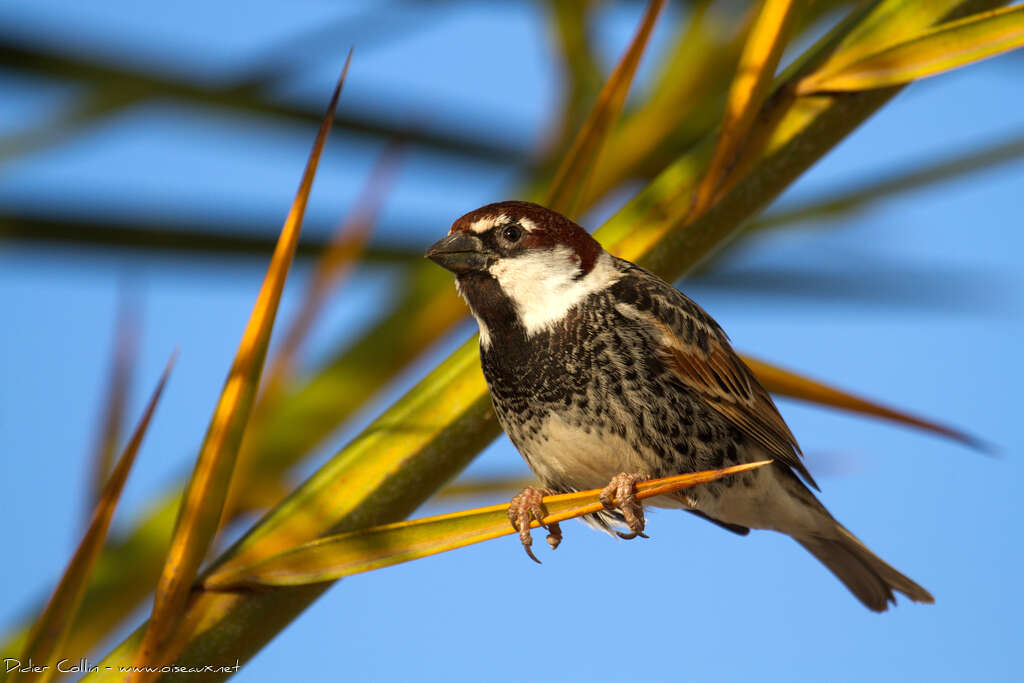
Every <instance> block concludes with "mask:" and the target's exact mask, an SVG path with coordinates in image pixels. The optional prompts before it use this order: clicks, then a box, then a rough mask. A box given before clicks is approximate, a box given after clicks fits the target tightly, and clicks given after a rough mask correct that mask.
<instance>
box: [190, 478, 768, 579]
mask: <svg viewBox="0 0 1024 683" xmlns="http://www.w3.org/2000/svg"><path fill="white" fill-rule="evenodd" d="M771 462H772V461H771V460H762V461H760V462H754V463H747V464H743V465H735V466H733V467H726V468H724V469H719V470H709V471H705V472H695V473H692V474H680V475H676V476H673V477H665V478H663V479H651V480H649V481H643V482H638V483H637V484H636V497H637V498H639V499H641V500H643V499H646V498H651V497H654V496H661V495H666V494H669V493H674V492H676V491H681V490H683V489H685V488H689V487H691V486H696V485H697V484H703V483H705V482H709V481H714V480H716V479H719V478H721V477H724V476H728V475H731V474H736V473H739V472H745V471H747V470H752V469H754V468H757V467H762V466H764V465H767V464H769V463H771ZM600 495H601V489H593V490H591V491H580V492H578V493H567V494H561V495H554V496H545V497H544V501H543V502H544V507H545V509H546V511H547V513H548V514H547V516H545V517H544V519H543V520H542V521H541V522H537V521H533V522H531V523H530V528H532V529H536V528H538V527H540V526H542V525H547V524H551V523H553V522H564V521H566V520H568V519H572V518H574V517H581V516H583V515H588V514H592V513H594V512H599V511H600V510H602V509H604V506H603V505H602V504H601V501H600V500H599V496H600ZM508 508H509V505H508V503H505V504H502V505H491V506H489V507H485V508H476V509H474V510H466V511H464V512H455V513H451V514H447V515H439V516H436V517H425V518H423V519H417V520H413V521H411V522H398V523H396V524H387V525H384V526H379V527H374V528H372V529H365V530H362V531H355V532H352V533H347V534H338V535H336V536H329V537H327V538H321V539H318V540H316V541H312V542H310V543H305V544H303V545H301V546H299V547H297V548H292V549H290V550H286V551H285V552H283V553H279V554H277V555H274V556H272V557H268V558H266V559H263V560H260V561H259V562H256V563H255V564H253V565H249V566H240V567H235V566H233V565H227V566H225V567H222V568H221V569H219V570H218V571H216V572H214V573H213V574H211V575H210V576H208V577H207V578H206V580H205V581H203V588H204V589H206V590H212V591H223V590H237V589H239V588H252V587H257V586H297V585H303V584H309V583H321V582H324V581H335V580H337V579H340V578H342V577H345V576H351V575H353V574H360V573H362V572H368V571H373V570H375V569H382V568H384V567H390V566H392V565H396V564H401V563H402V562H409V561H411V560H417V559H420V558H424V557H429V556H431V555H437V554H438V553H443V552H446V551H448V550H454V549H455V548H463V547H465V546H467V545H472V544H474V543H481V542H483V541H489V540H491V539H494V538H499V537H501V536H508V535H510V534H514V533H517V532H516V530H515V529H513V528H512V525H511V524H510V523H509V520H508Z"/></svg>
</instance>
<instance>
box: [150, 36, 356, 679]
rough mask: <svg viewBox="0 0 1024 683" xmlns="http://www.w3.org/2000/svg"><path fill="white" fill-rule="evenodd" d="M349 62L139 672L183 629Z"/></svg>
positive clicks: (212, 446)
mask: <svg viewBox="0 0 1024 683" xmlns="http://www.w3.org/2000/svg"><path fill="white" fill-rule="evenodd" d="M351 59H352V53H351V52H349V57H348V59H347V60H346V61H345V68H344V69H343V70H342V73H341V77H340V78H339V79H338V83H337V85H336V86H335V89H334V94H333V95H332V97H331V102H330V105H329V106H328V108H327V113H326V115H325V116H324V120H323V123H321V125H320V130H319V132H318V133H317V137H316V141H315V142H314V144H313V151H312V152H311V153H310V157H309V161H308V162H307V163H306V169H305V172H304V173H303V176H302V182H301V183H300V185H299V190H298V192H297V193H296V196H295V201H294V202H293V204H292V207H291V210H290V211H289V213H288V218H287V220H286V221H285V224H284V227H283V228H282V230H281V237H280V239H279V241H278V245H277V249H276V250H275V251H274V256H273V258H272V259H271V262H270V266H269V267H268V269H267V275H266V278H265V279H264V281H263V286H262V287H261V288H260V292H259V295H258V297H257V299H256V304H255V306H254V307H253V311H252V315H251V316H250V318H249V322H248V324H247V325H246V329H245V333H244V334H243V335H242V341H241V342H240V344H239V346H238V351H237V352H236V354H235V360H234V363H233V364H232V367H231V370H230V372H229V373H228V378H227V381H226V382H225V383H224V389H223V391H222V393H221V396H220V399H219V401H218V403H217V407H216V408H215V409H214V413H213V417H212V418H211V419H210V426H209V428H208V430H207V433H206V438H205V439H204V440H203V444H202V446H201V447H200V450H199V456H198V458H197V459H196V465H195V469H194V470H193V472H192V478H191V480H190V481H189V483H188V486H187V487H186V489H185V495H184V498H183V499H182V503H181V508H180V511H179V513H178V521H177V523H176V524H175V528H174V536H173V538H172V540H171V547H170V550H169V551H168V554H167V561H166V562H165V563H164V570H163V573H162V574H161V576H160V580H159V582H158V583H157V589H156V597H155V598H154V601H153V613H152V616H151V617H150V621H149V626H148V627H147V629H146V633H145V636H144V637H143V640H142V645H141V646H140V647H139V651H138V653H137V654H136V657H135V663H136V664H137V665H140V666H141V665H150V666H159V665H160V664H161V663H162V662H163V661H164V657H165V656H166V652H167V650H168V646H169V641H170V640H171V638H173V637H174V634H175V632H176V630H177V628H178V625H179V623H180V622H181V619H182V616H183V613H184V610H185V603H186V600H187V598H188V594H189V590H190V589H191V586H192V582H193V581H194V579H195V577H196V573H197V572H198V570H199V566H200V564H201V563H202V561H203V559H204V558H205V557H206V554H207V552H208V551H209V548H210V545H211V544H212V542H213V539H214V536H215V535H216V533H217V529H218V526H219V524H220V520H221V514H222V511H223V506H224V502H225V499H226V497H227V494H228V486H229V484H230V481H231V474H232V471H233V469H234V465H235V459H236V457H237V455H238V447H239V444H240V442H241V440H242V434H243V432H244V430H245V425H246V422H247V421H248V419H249V414H250V412H251V411H252V406H253V403H254V401H255V397H256V391H257V388H258V386H259V381H260V375H261V372H262V370H263V362H264V359H265V358H266V353H267V345H268V344H269V342H270V335H271V332H272V331H273V327H274V317H275V316H276V314H277V307H278V304H279V303H280V301H281V292H282V290H283V289H284V283H285V279H286V278H287V276H288V269H289V267H290V265H291V262H292V257H293V255H294V253H295V246H296V244H297V243H298V240H299V234H300V231H301V228H302V219H303V216H304V215H305V210H306V203H307V201H308V198H309V192H310V190H311V189H312V187H313V179H314V177H315V176H316V169H317V164H318V162H319V160H320V153H321V152H322V151H323V147H324V143H325V142H326V140H327V134H328V132H329V131H330V128H331V121H332V119H333V117H334V110H335V108H336V107H337V104H338V97H339V95H340V94H341V87H342V84H343V83H344V81H345V75H346V74H347V73H348V66H349V63H350V61H351ZM152 677H153V674H152V673H144V672H142V671H139V672H136V673H135V674H133V676H132V680H134V681H140V680H148V679H150V678H152Z"/></svg>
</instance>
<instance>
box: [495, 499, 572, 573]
mask: <svg viewBox="0 0 1024 683" xmlns="http://www.w3.org/2000/svg"><path fill="white" fill-rule="evenodd" d="M553 493H554V491H549V490H547V489H537V488H534V487H532V486H528V487H526V488H525V489H523V490H522V491H520V492H519V494H518V495H516V496H515V497H514V498H513V499H512V501H511V502H510V503H509V506H508V520H509V522H511V523H512V528H513V529H515V530H516V531H518V532H519V541H520V542H521V543H522V544H523V550H525V551H526V554H527V555H528V556H529V558H530V559H531V560H533V561H534V562H536V563H537V564H540V563H541V561H540V560H538V559H537V556H536V555H534V554H533V549H532V548H531V547H530V546H532V545H533V536H531V535H530V524H531V523H532V522H534V521H537V522H538V523H540V525H541V526H542V527H544V528H545V529H547V531H548V536H547V541H548V545H549V546H551V549H552V550H554V549H555V548H557V547H558V544H559V543H561V542H562V528H561V527H560V526H558V522H551V523H549V524H544V523H543V520H544V517H545V516H546V512H545V510H544V503H543V500H542V499H543V498H544V496H546V495H548V496H549V495H552V494H553Z"/></svg>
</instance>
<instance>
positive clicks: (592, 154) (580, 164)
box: [544, 0, 665, 216]
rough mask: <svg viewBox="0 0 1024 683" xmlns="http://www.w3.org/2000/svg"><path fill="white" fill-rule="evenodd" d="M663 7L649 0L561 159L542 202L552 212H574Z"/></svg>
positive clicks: (661, 2) (659, 0) (662, 2)
mask: <svg viewBox="0 0 1024 683" xmlns="http://www.w3.org/2000/svg"><path fill="white" fill-rule="evenodd" d="M664 6H665V0H651V2H650V3H649V4H648V5H647V11H646V12H645V13H644V16H643V19H642V20H641V21H640V26H639V28H638V29H637V32H636V35H635V36H634V37H633V40H632V41H631V42H630V44H629V47H628V48H626V52H625V53H624V54H623V55H622V58H621V59H620V60H619V63H618V64H617V65H616V66H615V69H614V70H613V71H612V73H611V75H610V76H609V77H608V81H607V82H606V83H605V85H604V87H603V88H602V89H601V94H600V95H598V98H597V102H596V103H595V104H594V108H593V109H592V110H591V112H590V115H589V116H588V117H587V120H586V121H585V122H584V123H583V126H582V127H581V128H580V132H579V133H578V134H577V135H576V138H575V139H574V140H573V143H572V146H571V147H570V148H569V152H568V153H567V154H566V155H565V158H564V159H563V160H562V164H561V166H559V168H558V172H557V173H555V177H554V180H552V181H551V187H550V188H549V190H548V195H547V198H546V199H545V201H544V204H545V205H546V206H547V207H548V208H550V209H552V210H553V211H557V212H559V213H564V214H567V215H570V216H571V215H572V214H573V209H574V208H575V205H576V202H577V199H578V197H579V196H580V194H581V192H582V190H583V187H584V185H585V184H586V180H587V177H588V176H589V173H590V171H591V169H593V167H594V166H595V165H596V162H597V158H598V156H599V155H600V153H601V148H602V147H603V145H604V143H605V141H606V140H607V139H608V135H609V133H610V132H611V129H612V127H613V126H614V125H615V122H616V121H617V120H618V118H619V114H620V113H621V112H622V107H623V105H624V104H625V103H626V95H627V94H629V87H630V85H631V84H632V82H633V76H634V75H635V74H636V69H637V66H639V64H640V59H641V57H643V54H644V50H645V48H646V47H647V42H648V39H649V38H650V36H651V32H652V31H653V30H654V24H655V22H656V21H657V20H658V15H659V14H660V13H661V9H662V8H663V7H664Z"/></svg>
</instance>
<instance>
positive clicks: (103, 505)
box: [5, 355, 174, 683]
mask: <svg viewBox="0 0 1024 683" xmlns="http://www.w3.org/2000/svg"><path fill="white" fill-rule="evenodd" d="M173 365H174V356H173V355H172V356H171V359H170V360H169V361H168V362H167V367H165V368H164V372H163V375H161V377H160V381H159V382H157V385H156V389H154V390H153V395H152V396H151V397H150V399H149V404H148V405H147V406H146V410H145V411H144V412H143V414H142V418H141V419H140V420H139V424H138V425H137V426H136V427H135V432H134V433H133V434H132V437H131V439H130V440H129V441H128V444H127V445H126V446H125V449H124V452H123V453H122V454H121V457H120V458H119V459H118V462H117V466H116V467H115V468H114V470H113V471H112V472H111V473H110V476H109V477H108V478H107V483H106V485H105V486H104V487H103V491H102V492H101V495H100V497H99V499H98V500H97V502H96V508H95V509H94V510H93V513H92V519H91V520H90V522H89V527H88V529H87V530H86V532H85V536H84V537H83V538H82V541H81V543H79V544H78V549H77V550H75V554H74V555H73V556H72V557H71V561H70V562H69V563H68V567H67V569H66V570H64V576H62V577H61V579H60V582H59V583H58V584H57V588H56V589H55V590H54V592H53V595H52V596H51V597H50V601H49V602H48V603H47V604H46V608H45V609H44V610H43V613H42V614H41V615H39V620H38V621H37V622H36V625H35V627H34V628H33V629H32V632H31V634H30V635H29V637H28V642H27V644H26V645H25V649H24V651H23V653H22V655H21V657H20V661H21V662H29V661H33V660H34V661H35V662H37V663H38V662H47V663H48V662H53V661H56V659H57V657H55V656H54V655H56V654H58V653H62V652H64V646H65V643H66V642H67V638H68V634H69V632H70V630H71V626H72V624H73V623H74V619H75V615H76V613H77V612H78V609H79V607H80V606H81V603H82V596H83V594H84V591H85V587H86V583H87V581H88V580H89V575H90V574H91V573H92V568H93V566H94V565H95V563H96V559H97V558H98V557H99V555H100V551H101V550H102V549H103V542H104V540H105V539H106V537H107V529H108V528H109V526H110V520H111V518H113V516H114V510H115V509H116V508H117V502H118V501H119V500H120V498H121V491H123V490H124V484H125V482H126V481H127V480H128V473H129V472H131V469H132V465H133V464H135V456H136V455H137V454H138V452H139V447H140V446H141V445H142V438H143V437H144V436H145V434H146V430H147V429H148V428H149V421H150V419H151V418H152V417H153V412H154V411H155V410H156V405H157V403H158V402H159V401H160V396H161V394H163V391H164V387H165V386H166V385H167V378H168V376H169V375H170V373H171V368H172V367H173ZM5 669H6V667H5ZM56 669H57V667H56V666H48V667H46V668H45V669H44V670H43V671H41V672H31V673H24V674H21V673H19V671H18V670H15V671H13V672H11V671H10V670H9V669H8V670H7V671H6V673H10V674H11V676H10V678H9V679H8V680H10V681H12V683H13V681H19V680H21V681H41V682H42V681H48V680H50V679H51V678H52V677H53V675H54V674H55V673H56V672H57V671H56Z"/></svg>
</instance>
